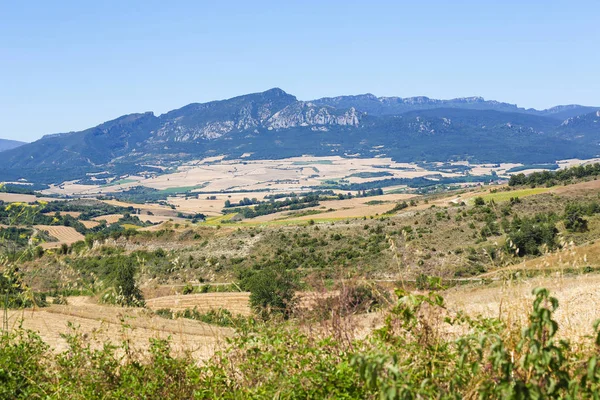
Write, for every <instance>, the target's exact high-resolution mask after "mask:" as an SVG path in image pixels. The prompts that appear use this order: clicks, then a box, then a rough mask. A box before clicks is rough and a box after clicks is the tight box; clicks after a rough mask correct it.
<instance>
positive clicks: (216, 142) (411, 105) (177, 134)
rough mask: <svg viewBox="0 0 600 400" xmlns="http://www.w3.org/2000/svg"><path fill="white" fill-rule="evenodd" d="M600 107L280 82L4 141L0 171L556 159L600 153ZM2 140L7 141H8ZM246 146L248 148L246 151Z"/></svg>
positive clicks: (61, 173)
mask: <svg viewBox="0 0 600 400" xmlns="http://www.w3.org/2000/svg"><path fill="white" fill-rule="evenodd" d="M599 144H600V107H586V106H580V105H566V106H557V107H553V108H550V109H546V110H535V109H524V108H519V107H517V106H516V105H514V104H508V103H502V102H497V101H488V100H484V99H483V98H481V97H468V98H457V99H452V100H436V99H430V98H427V97H411V98H400V97H376V96H374V95H372V94H364V95H357V96H340V97H331V98H322V99H317V100H313V101H300V100H298V99H297V98H296V97H294V96H293V95H290V94H288V93H286V92H284V91H283V90H281V89H278V88H275V89H270V90H267V91H265V92H262V93H253V94H247V95H243V96H238V97H234V98H232V99H228V100H221V101H213V102H208V103H193V104H189V105H187V106H184V107H182V108H179V109H176V110H173V111H170V112H167V113H165V114H162V115H159V116H156V115H154V113H152V112H146V113H138V114H129V115H125V116H122V117H119V118H117V119H114V120H112V121H108V122H105V123H103V124H101V125H98V126H96V127H93V128H89V129H86V130H84V131H81V132H69V133H59V134H52V135H46V136H44V137H43V138H42V139H40V140H37V141H35V142H33V143H29V144H25V145H22V146H19V147H17V148H13V149H11V150H6V151H4V152H3V153H2V156H1V157H0V180H13V179H18V178H26V179H29V180H31V181H34V182H40V183H56V182H62V181H65V180H72V179H82V178H85V177H86V174H89V173H95V172H100V171H109V172H110V173H114V174H123V173H136V172H139V171H142V170H145V169H147V168H148V167H145V166H144V165H147V164H152V165H157V164H159V165H174V164H177V163H180V162H182V161H186V160H193V159H200V158H203V157H207V156H215V155H224V156H225V157H226V158H239V157H240V156H242V155H245V157H247V158H255V159H276V158H283V157H289V156H299V155H303V154H311V155H315V156H325V155H340V156H353V157H381V156H387V157H392V158H393V159H395V160H397V161H406V162H408V161H448V160H470V161H478V162H523V163H539V162H553V161H556V160H558V159H566V158H574V157H578V158H589V157H594V156H597V155H598V154H599V153H600V150H598V145H599ZM0 145H1V142H0ZM248 154H250V155H249V156H248Z"/></svg>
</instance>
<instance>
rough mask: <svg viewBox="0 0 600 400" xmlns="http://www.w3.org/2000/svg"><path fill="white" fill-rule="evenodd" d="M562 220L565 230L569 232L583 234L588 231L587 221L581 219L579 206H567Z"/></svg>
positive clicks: (572, 204)
mask: <svg viewBox="0 0 600 400" xmlns="http://www.w3.org/2000/svg"><path fill="white" fill-rule="evenodd" d="M563 218H564V221H565V228H567V230H569V231H570V232H585V231H587V230H588V221H587V220H586V219H585V218H583V210H582V209H581V206H580V205H579V204H575V203H571V204H567V206H566V207H565V214H564V217H563Z"/></svg>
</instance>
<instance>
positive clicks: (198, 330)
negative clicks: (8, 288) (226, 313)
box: [9, 297, 233, 359]
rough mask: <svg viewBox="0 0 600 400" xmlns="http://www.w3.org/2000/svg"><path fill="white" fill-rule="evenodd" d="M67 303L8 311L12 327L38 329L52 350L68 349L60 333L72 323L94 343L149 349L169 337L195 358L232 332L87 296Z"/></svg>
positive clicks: (208, 352)
mask: <svg viewBox="0 0 600 400" xmlns="http://www.w3.org/2000/svg"><path fill="white" fill-rule="evenodd" d="M69 303H70V304H69V305H67V306H58V305H52V306H50V307H47V308H43V309H36V310H22V311H10V312H9V321H10V325H11V327H13V328H15V327H17V326H18V325H19V323H21V321H22V323H23V327H24V328H26V329H31V330H34V331H36V332H39V334H40V336H41V337H42V339H43V340H44V341H45V342H46V343H48V344H49V345H50V346H51V348H53V349H54V350H55V351H57V352H58V351H64V350H66V349H67V343H66V341H65V339H63V338H62V337H61V334H62V333H68V332H69V328H68V327H67V323H68V322H71V323H73V324H74V325H75V326H76V327H78V329H79V330H80V332H81V333H83V334H85V335H86V337H87V338H88V340H90V341H91V342H93V343H94V345H95V346H98V347H99V346H101V345H102V344H103V343H109V342H110V343H113V344H117V345H118V344H119V343H121V342H122V341H124V340H128V341H129V342H130V343H131V345H132V347H133V349H134V350H139V351H143V350H145V349H147V348H148V343H149V340H150V339H151V338H160V339H167V338H170V339H171V344H172V347H173V349H174V350H175V352H176V353H180V352H183V351H191V352H192V354H193V355H194V357H196V358H197V359H207V358H209V357H210V356H211V355H212V354H214V352H215V351H216V350H217V349H218V348H220V346H221V345H222V344H223V339H224V338H225V337H228V336H230V335H232V334H233V331H232V330H231V329H229V328H221V327H215V326H212V325H207V324H204V323H201V322H197V321H192V320H184V319H177V320H170V319H164V318H160V317H158V316H156V315H154V314H153V313H152V312H150V311H148V310H143V309H127V308H118V307H110V306H101V305H98V304H94V303H93V302H92V301H91V300H90V299H88V298H73V297H71V298H69Z"/></svg>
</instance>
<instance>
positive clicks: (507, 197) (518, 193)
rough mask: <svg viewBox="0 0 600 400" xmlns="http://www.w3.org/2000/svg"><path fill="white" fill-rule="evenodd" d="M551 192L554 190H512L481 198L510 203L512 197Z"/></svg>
mask: <svg viewBox="0 0 600 400" xmlns="http://www.w3.org/2000/svg"><path fill="white" fill-rule="evenodd" d="M550 190H552V188H533V189H521V190H510V191H507V192H504V191H502V192H496V193H489V194H486V195H483V196H481V197H483V199H484V200H485V201H490V200H494V201H495V202H501V201H508V200H510V198H511V197H526V196H533V195H535V194H540V193H546V192H549V191H550ZM472 202H473V200H472V199H471V203H472Z"/></svg>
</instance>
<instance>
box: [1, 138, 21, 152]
mask: <svg viewBox="0 0 600 400" xmlns="http://www.w3.org/2000/svg"><path fill="white" fill-rule="evenodd" d="M24 144H25V142H19V141H17V140H8V139H0V151H5V150H10V149H14V148H17V147H19V146H23V145H24Z"/></svg>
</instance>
